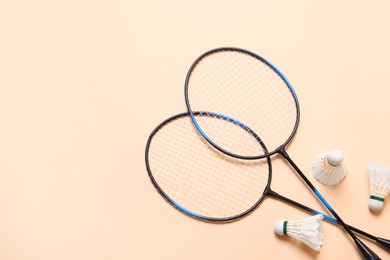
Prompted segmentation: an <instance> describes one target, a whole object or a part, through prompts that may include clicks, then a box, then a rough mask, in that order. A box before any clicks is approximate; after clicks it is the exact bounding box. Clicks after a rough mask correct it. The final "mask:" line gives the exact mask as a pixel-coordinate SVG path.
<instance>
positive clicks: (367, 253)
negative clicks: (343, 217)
mask: <svg viewBox="0 0 390 260" xmlns="http://www.w3.org/2000/svg"><path fill="white" fill-rule="evenodd" d="M355 243H356V245H357V247H358V248H359V249H360V252H362V254H363V255H364V259H367V260H380V259H381V258H380V257H379V256H377V255H376V254H375V253H374V251H372V250H371V249H370V248H368V247H367V246H366V245H365V244H364V243H363V242H362V241H360V239H358V238H356V240H355Z"/></svg>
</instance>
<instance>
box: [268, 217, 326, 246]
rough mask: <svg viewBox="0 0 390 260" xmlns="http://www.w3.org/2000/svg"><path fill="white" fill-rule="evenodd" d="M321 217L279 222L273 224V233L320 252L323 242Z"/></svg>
mask: <svg viewBox="0 0 390 260" xmlns="http://www.w3.org/2000/svg"><path fill="white" fill-rule="evenodd" d="M323 218H324V217H323V216H322V215H320V214H319V215H315V216H311V217H308V218H303V219H297V220H289V221H287V220H280V221H277V222H276V223H275V226H274V230H275V233H276V234H278V235H282V236H289V237H293V238H295V239H298V240H299V241H302V242H303V243H304V244H306V245H307V246H309V247H310V248H311V249H313V250H315V251H320V248H321V246H322V242H323V233H322V219H323Z"/></svg>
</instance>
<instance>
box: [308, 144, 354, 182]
mask: <svg viewBox="0 0 390 260" xmlns="http://www.w3.org/2000/svg"><path fill="white" fill-rule="evenodd" d="M312 170H313V177H314V178H315V179H316V180H317V181H319V182H320V183H322V184H324V185H328V186H332V185H336V184H338V183H340V182H341V181H342V180H343V179H344V178H345V176H346V174H347V168H346V165H345V162H344V155H343V153H342V152H341V151H338V150H334V151H325V152H321V153H319V154H318V155H317V156H316V157H315V158H314V160H313V163H312Z"/></svg>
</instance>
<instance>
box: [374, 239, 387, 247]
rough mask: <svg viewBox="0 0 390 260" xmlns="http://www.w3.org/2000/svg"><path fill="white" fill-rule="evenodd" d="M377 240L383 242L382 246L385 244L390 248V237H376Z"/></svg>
mask: <svg viewBox="0 0 390 260" xmlns="http://www.w3.org/2000/svg"><path fill="white" fill-rule="evenodd" d="M376 242H378V243H379V244H381V245H382V246H385V247H387V248H390V240H388V239H384V238H381V237H378V238H377V239H376Z"/></svg>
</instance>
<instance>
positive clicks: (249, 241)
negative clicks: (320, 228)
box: [0, 0, 390, 260]
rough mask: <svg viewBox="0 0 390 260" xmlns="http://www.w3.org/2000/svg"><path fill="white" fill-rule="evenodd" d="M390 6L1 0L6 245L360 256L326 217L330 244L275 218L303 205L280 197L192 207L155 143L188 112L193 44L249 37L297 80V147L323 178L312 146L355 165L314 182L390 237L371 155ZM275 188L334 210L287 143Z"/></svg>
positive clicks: (0, 174)
mask: <svg viewBox="0 0 390 260" xmlns="http://www.w3.org/2000/svg"><path fill="white" fill-rule="evenodd" d="M389 10H390V2H389V1H385V0H380V1H374V2H373V1H352V0H347V1H336V0H331V1H325V2H324V1H322V2H318V1H317V2H316V1H304V0H297V1H281V0H273V1H258V0H257V1H250V0H243V1H226V0H224V1H221V0H216V1H210V0H207V1H206V0H199V1H183V0H167V1H134V0H133V1H131V0H130V1H125V0H122V1H121V0H112V1H92V0H81V1H80V0H77V1H76V0H71V1H59V0H55V1H44V0H37V1H19V0H16V1H10V0H2V1H1V2H0V259H3V260H21V259H23V260H38V259H39V260H44V259H45V260H46V259H50V260H54V259H55V260H62V259H64V260H65V259H66V260H69V259H75V260H79V259H80V260H81V259H82V260H100V259H110V260H112V259H115V260H122V259H127V260H128V259H224V260H229V259H253V260H254V259H264V258H266V257H267V259H286V258H290V259H359V254H358V252H357V250H356V249H355V247H354V246H353V243H352V242H351V240H350V239H349V237H348V236H347V235H345V233H344V232H343V231H342V230H341V229H339V228H337V227H335V226H333V225H331V224H328V223H326V224H325V226H324V228H325V241H324V246H323V248H322V250H321V252H320V253H318V254H317V253H313V252H312V251H311V250H309V249H307V248H306V247H305V246H301V245H300V244H299V243H294V242H293V241H292V240H290V239H281V238H279V237H277V236H276V235H274V233H273V223H274V222H275V221H276V220H278V219H295V218H300V217H305V216H307V215H306V213H305V212H303V211H300V210H297V209H294V208H292V207H290V206H288V205H286V204H284V203H282V202H279V201H276V200H274V199H272V198H267V199H266V200H265V201H264V202H263V203H262V204H261V206H260V207H259V208H258V209H256V211H254V213H253V214H251V215H250V216H247V217H245V218H243V219H241V220H239V221H236V222H234V223H230V224H221V225H218V224H209V223H203V222H200V221H197V220H194V219H192V218H189V217H187V216H185V215H184V214H181V213H180V212H178V211H177V210H175V209H174V208H173V207H171V206H170V205H169V204H167V203H166V202H165V201H164V200H163V199H162V197H161V196H160V195H159V194H158V193H157V192H156V191H155V189H154V188H153V186H152V184H151V183H150V182H149V179H148V176H147V172H146V169H145V162H144V148H145V143H146V140H147V137H148V135H149V133H150V132H151V131H152V129H153V128H154V127H155V126H156V125H157V124H158V123H159V122H161V121H162V120H164V119H165V118H167V117H168V116H171V115H173V114H175V113H179V112H183V111H185V103H184V95H183V84H184V78H185V75H186V72H187V69H188V68H189V66H190V64H191V63H192V61H193V60H194V59H195V58H196V57H198V56H199V55H200V54H202V53H203V52H205V51H207V50H209V49H212V48H216V47H222V46H234V47H241V48H245V49H249V50H251V51H253V52H256V53H258V54H260V55H262V56H264V57H265V58H267V59H269V60H270V61H271V62H272V63H274V64H275V65H277V67H278V68H279V69H280V70H282V71H283V72H284V74H285V75H286V76H287V77H288V78H289V80H290V81H291V83H292V85H293V86H294V88H295V89H296V92H297V94H298V97H299V101H300V104H301V111H302V114H301V124H300V126H299V131H298V132H297V134H296V138H295V139H294V141H293V143H292V144H291V145H290V146H289V147H288V152H289V154H290V155H291V157H292V158H293V159H294V160H295V161H296V163H297V164H298V165H299V166H300V167H301V168H302V170H304V171H305V172H306V173H307V174H308V177H309V178H310V180H313V178H312V176H311V173H310V165H311V161H312V159H313V157H314V156H315V155H316V154H317V153H318V152H320V151H323V150H327V149H334V148H338V149H341V150H342V151H343V152H344V153H345V157H346V163H347V165H348V169H349V172H348V176H347V179H346V180H345V181H344V182H342V183H341V184H340V185H338V186H336V187H333V188H329V187H325V186H323V185H320V184H319V183H317V182H316V181H314V180H313V182H314V183H315V184H316V185H317V186H318V189H319V190H320V191H321V192H322V193H323V195H324V196H325V197H326V198H327V199H328V200H329V202H330V203H331V204H332V206H333V207H334V208H335V209H336V210H337V211H338V213H339V214H340V215H341V216H342V217H343V218H344V220H345V221H346V222H348V223H349V224H352V225H354V226H356V227H360V228H362V229H364V230H366V231H370V232H371V233H372V234H375V235H377V236H380V237H384V238H390V224H389V219H390V205H385V207H384V209H383V211H382V212H381V214H379V215H374V214H372V213H371V212H370V211H369V210H368V207H367V202H368V195H369V187H368V177H367V163H368V162H369V161H374V162H378V163H382V164H385V165H389V166H390V157H389V152H388V149H389V146H390V138H389V133H390V122H389V115H390V105H389V98H390V91H389V86H390V73H389V72H390V71H389V70H390V68H389V65H388V61H389V60H390V51H389V46H390V27H389V24H390V16H389ZM272 187H273V189H274V190H275V191H277V192H279V193H281V194H283V195H286V196H288V197H291V198H294V199H296V200H298V201H300V202H302V203H305V204H307V205H309V206H311V207H313V208H316V209H318V210H321V211H324V208H323V207H321V205H320V203H319V202H318V201H316V199H314V198H313V196H312V195H311V194H310V192H309V190H308V189H307V188H305V186H304V185H303V184H301V182H300V181H299V179H298V178H297V177H296V175H294V174H293V172H292V171H291V170H290V168H289V167H288V166H287V165H286V163H285V162H284V161H283V160H281V159H280V158H275V160H274V178H273V183H272ZM364 241H367V240H364ZM367 245H369V246H370V247H371V249H373V250H374V251H375V252H376V253H377V254H378V255H380V256H381V257H382V259H390V255H389V251H386V250H384V249H382V248H381V247H380V246H377V245H376V244H374V243H372V242H367Z"/></svg>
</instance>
